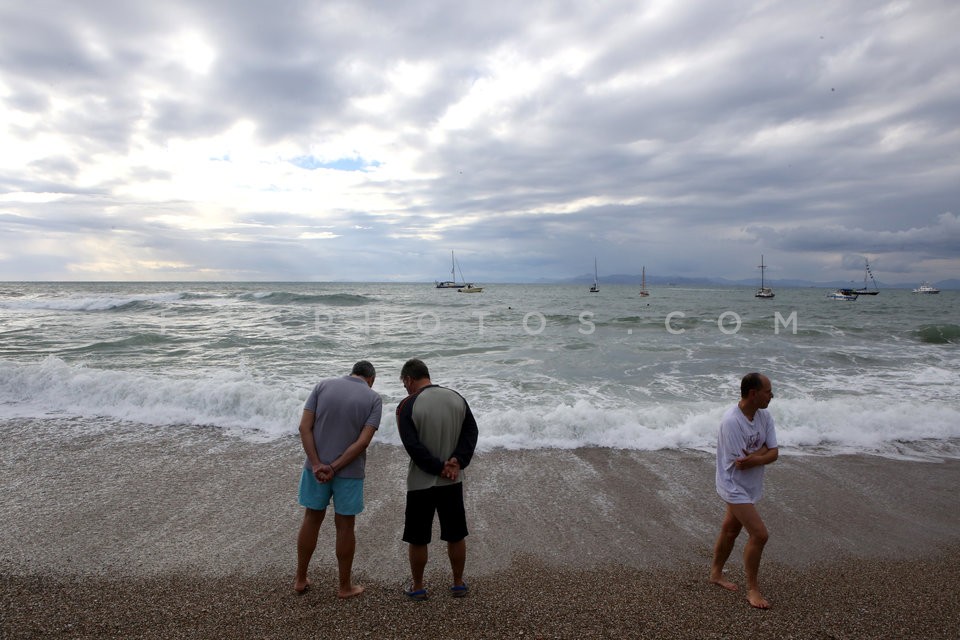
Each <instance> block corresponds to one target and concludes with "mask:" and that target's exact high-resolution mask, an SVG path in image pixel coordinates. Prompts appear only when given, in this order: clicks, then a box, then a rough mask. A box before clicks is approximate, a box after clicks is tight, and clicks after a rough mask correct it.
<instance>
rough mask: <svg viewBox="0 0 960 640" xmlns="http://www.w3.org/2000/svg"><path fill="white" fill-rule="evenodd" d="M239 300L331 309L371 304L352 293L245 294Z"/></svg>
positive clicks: (363, 297)
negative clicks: (330, 307)
mask: <svg viewBox="0 0 960 640" xmlns="http://www.w3.org/2000/svg"><path fill="white" fill-rule="evenodd" d="M239 298H240V299H241V300H252V301H255V302H259V303H262V304H274V305H301V304H322V305H328V306H332V307H359V306H362V305H365V304H369V303H371V302H373V300H372V299H371V298H369V297H367V296H364V295H357V294H353V293H324V294H320V293H292V292H289V291H267V292H259V293H245V294H242V295H240V296H239Z"/></svg>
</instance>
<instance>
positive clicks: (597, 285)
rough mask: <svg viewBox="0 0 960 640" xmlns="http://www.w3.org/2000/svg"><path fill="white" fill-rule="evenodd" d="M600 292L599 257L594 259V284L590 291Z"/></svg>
mask: <svg viewBox="0 0 960 640" xmlns="http://www.w3.org/2000/svg"><path fill="white" fill-rule="evenodd" d="M599 292H600V280H599V279H598V278H597V259H596V258H594V259H593V286H592V287H590V293H599Z"/></svg>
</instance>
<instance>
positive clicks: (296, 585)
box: [293, 578, 311, 594]
mask: <svg viewBox="0 0 960 640" xmlns="http://www.w3.org/2000/svg"><path fill="white" fill-rule="evenodd" d="M310 584H311V583H310V578H305V579H304V580H302V581H300V580H294V581H293V590H294V591H296V592H297V593H300V594H302V593H304V592H305V591H306V590H307V589H309V588H310Z"/></svg>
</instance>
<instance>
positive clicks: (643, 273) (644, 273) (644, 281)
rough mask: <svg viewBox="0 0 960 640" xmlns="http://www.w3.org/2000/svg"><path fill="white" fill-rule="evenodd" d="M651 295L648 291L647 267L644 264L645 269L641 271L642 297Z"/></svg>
mask: <svg viewBox="0 0 960 640" xmlns="http://www.w3.org/2000/svg"><path fill="white" fill-rule="evenodd" d="M649 295H650V292H649V291H647V267H646V265H644V267H643V269H642V270H641V271H640V297H641V298H646V297H647V296H649Z"/></svg>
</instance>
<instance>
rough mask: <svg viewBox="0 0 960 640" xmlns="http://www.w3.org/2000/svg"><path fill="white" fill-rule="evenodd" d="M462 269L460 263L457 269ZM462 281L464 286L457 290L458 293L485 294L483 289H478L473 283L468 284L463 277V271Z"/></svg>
mask: <svg viewBox="0 0 960 640" xmlns="http://www.w3.org/2000/svg"><path fill="white" fill-rule="evenodd" d="M459 268H460V263H459V262H458V263H457V269H459ZM460 279H461V280H463V282H464V285H463V286H462V287H460V288H459V289H457V293H483V287H477V286H475V285H474V284H473V283H472V282H467V281H466V279H465V278H464V277H463V271H461V272H460Z"/></svg>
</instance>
